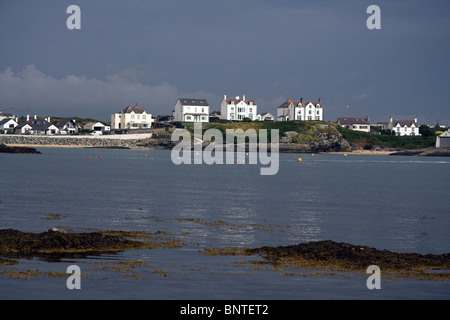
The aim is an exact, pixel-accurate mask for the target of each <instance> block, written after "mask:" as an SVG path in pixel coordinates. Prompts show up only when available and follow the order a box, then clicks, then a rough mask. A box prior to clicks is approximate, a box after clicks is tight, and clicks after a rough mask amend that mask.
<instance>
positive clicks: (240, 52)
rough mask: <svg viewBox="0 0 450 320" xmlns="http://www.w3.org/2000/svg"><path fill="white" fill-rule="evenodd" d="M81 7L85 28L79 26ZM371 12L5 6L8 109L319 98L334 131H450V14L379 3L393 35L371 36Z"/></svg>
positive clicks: (68, 110) (425, 6)
mask: <svg viewBox="0 0 450 320" xmlns="http://www.w3.org/2000/svg"><path fill="white" fill-rule="evenodd" d="M71 4H77V5H79V6H80V8H81V11H82V12H81V17H82V20H81V27H82V28H81V30H68V29H67V28H66V19H67V17H68V16H69V15H68V14H66V12H65V11H66V8H67V6H69V5H71ZM371 4H373V3H372V2H369V1H287V0H286V1H256V0H255V1H251V0H248V1H200V0H192V1H174V0H172V1H76V3H75V2H66V1H39V2H33V1H19V2H18V1H1V2H0V41H1V43H2V46H0V57H2V59H0V72H1V74H0V81H1V83H0V108H3V109H5V107H8V106H11V105H13V106H14V107H15V108H16V109H20V108H24V107H27V108H31V109H33V110H36V112H38V113H54V114H65V115H69V114H73V115H77V114H80V115H83V116H84V115H85V116H88V115H90V116H93V117H94V116H95V115H96V114H99V115H100V114H106V115H107V114H109V113H112V112H116V111H117V110H120V109H121V108H122V107H124V106H126V105H128V104H135V103H136V102H137V103H140V104H143V105H146V106H148V107H149V108H150V109H151V110H152V112H153V113H154V114H168V113H170V112H171V111H172V108H173V104H174V103H175V100H176V99H177V98H178V97H180V96H186V95H189V96H192V97H199V98H207V99H208V101H209V102H210V104H211V105H212V107H213V109H216V108H218V106H219V105H220V102H221V99H222V98H223V94H228V95H234V94H239V95H242V94H246V96H247V97H252V98H254V99H255V100H256V101H257V103H258V105H259V110H258V111H260V112H264V111H268V112H271V113H272V114H275V113H276V107H277V106H278V105H279V104H281V103H282V102H283V101H284V100H285V99H287V98H293V99H297V98H300V97H304V98H305V99H308V100H316V99H318V98H319V97H320V98H321V99H322V101H323V103H324V105H325V108H326V109H325V119H326V120H336V117H337V116H340V115H347V116H350V115H353V116H366V115H370V116H371V118H372V119H374V121H383V120H387V119H388V117H389V116H390V115H391V114H392V115H394V116H397V117H409V118H410V117H412V116H417V117H418V118H419V120H422V121H425V122H435V121H436V120H437V119H447V121H449V120H448V119H450V115H449V111H448V109H447V108H445V107H444V106H445V105H446V103H447V101H448V100H449V98H450V96H449V91H448V84H449V63H448V55H449V53H450V52H449V51H450V50H449V41H448V40H449V30H450V28H449V26H450V25H449V20H448V14H449V12H450V11H449V7H450V6H449V4H448V3H447V2H445V1H430V2H424V1H408V2H404V1H377V3H376V4H377V5H379V6H380V8H381V27H382V28H381V30H369V29H367V27H366V20H367V18H368V17H369V15H368V14H367V13H366V9H367V7H368V6H369V5H371ZM425 101H427V102H428V101H429V102H428V103H429V104H430V106H431V105H433V107H426V108H425V107H424V104H425ZM347 106H349V108H347ZM449 124H450V123H449Z"/></svg>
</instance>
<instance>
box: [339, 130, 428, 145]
mask: <svg viewBox="0 0 450 320" xmlns="http://www.w3.org/2000/svg"><path fill="white" fill-rule="evenodd" d="M337 129H338V130H339V132H340V133H341V134H342V136H343V137H344V139H346V140H347V141H348V142H349V143H351V144H365V145H369V146H380V147H386V148H401V149H422V148H428V147H433V146H435V143H436V137H433V136H431V137H422V136H416V137H413V136H403V137H399V136H390V135H381V134H373V133H368V132H361V131H354V130H350V129H346V128H343V127H340V126H338V127H337Z"/></svg>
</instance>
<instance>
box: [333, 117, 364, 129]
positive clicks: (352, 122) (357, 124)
mask: <svg viewBox="0 0 450 320" xmlns="http://www.w3.org/2000/svg"><path fill="white" fill-rule="evenodd" d="M336 123H337V124H338V125H340V126H341V127H344V128H347V129H350V130H355V131H364V132H370V122H369V116H367V118H350V117H339V118H337V121H336Z"/></svg>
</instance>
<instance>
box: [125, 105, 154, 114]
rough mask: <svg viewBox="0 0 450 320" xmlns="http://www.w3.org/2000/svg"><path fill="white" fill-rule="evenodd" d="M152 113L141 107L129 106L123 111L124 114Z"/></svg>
mask: <svg viewBox="0 0 450 320" xmlns="http://www.w3.org/2000/svg"><path fill="white" fill-rule="evenodd" d="M131 112H134V113H144V112H145V113H150V112H148V111H147V110H145V109H144V108H143V107H141V106H128V107H126V108H125V109H123V110H122V113H131Z"/></svg>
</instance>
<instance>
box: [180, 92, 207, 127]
mask: <svg viewBox="0 0 450 320" xmlns="http://www.w3.org/2000/svg"><path fill="white" fill-rule="evenodd" d="M172 116H173V121H174V122H209V104H208V101H206V100H205V99H191V98H179V99H178V100H177V102H176V103H175V107H174V110H173V112H172Z"/></svg>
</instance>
